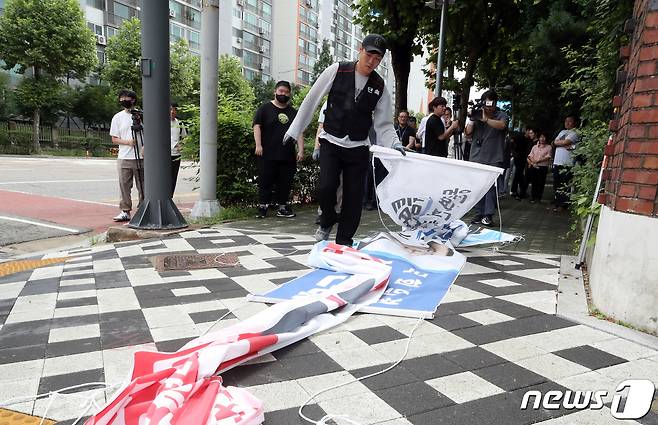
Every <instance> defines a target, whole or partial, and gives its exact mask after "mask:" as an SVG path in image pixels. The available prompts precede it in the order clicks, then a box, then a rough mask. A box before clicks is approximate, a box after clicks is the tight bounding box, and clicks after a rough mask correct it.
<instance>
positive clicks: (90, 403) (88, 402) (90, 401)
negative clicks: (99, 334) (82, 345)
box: [0, 382, 121, 425]
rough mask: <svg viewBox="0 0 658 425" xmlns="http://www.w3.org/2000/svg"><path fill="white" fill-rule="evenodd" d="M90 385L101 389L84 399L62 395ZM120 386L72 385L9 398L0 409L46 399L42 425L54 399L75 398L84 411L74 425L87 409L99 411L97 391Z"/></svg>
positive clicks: (102, 384) (89, 383) (76, 395)
mask: <svg viewBox="0 0 658 425" xmlns="http://www.w3.org/2000/svg"><path fill="white" fill-rule="evenodd" d="M91 385H93V386H101V388H94V389H93V390H92V391H94V393H92V394H89V395H87V396H84V397H83V396H80V395H78V394H75V393H73V394H67V393H64V391H71V390H76V389H78V388H84V387H87V386H91ZM120 386H121V384H108V383H106V382H87V383H84V384H79V385H73V386H71V387H66V388H60V389H59V390H57V391H50V392H47V393H42V394H37V395H35V396H29V397H14V398H10V399H8V400H5V401H2V402H0V407H7V406H12V405H14V404H19V403H24V402H27V401H36V400H39V399H41V398H46V397H47V398H48V404H47V405H46V409H45V410H44V412H43V414H42V415H40V416H41V421H40V422H39V425H43V423H44V421H45V420H46V417H47V416H48V411H49V410H50V408H51V406H52V405H53V402H54V401H55V398H56V397H62V396H66V397H70V398H77V399H80V400H82V401H83V402H84V404H81V405H82V406H84V410H83V411H82V413H81V414H80V415H79V416H78V418H77V419H76V420H75V421H74V422H73V424H72V425H75V424H77V423H78V422H79V421H80V420H81V419H82V418H83V417H84V416H85V415H86V414H87V413H88V412H89V409H91V408H92V407H95V408H96V409H97V410H100V406H99V405H98V403H96V400H95V398H96V396H97V395H98V394H97V392H98V391H99V390H101V391H105V390H107V389H114V388H115V387H120Z"/></svg>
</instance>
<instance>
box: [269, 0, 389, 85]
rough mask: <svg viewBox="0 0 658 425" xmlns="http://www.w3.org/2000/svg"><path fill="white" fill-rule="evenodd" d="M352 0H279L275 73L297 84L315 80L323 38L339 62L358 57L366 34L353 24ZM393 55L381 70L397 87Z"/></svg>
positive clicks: (274, 40)
mask: <svg viewBox="0 0 658 425" xmlns="http://www.w3.org/2000/svg"><path fill="white" fill-rule="evenodd" d="M351 4H352V0H277V2H276V5H275V7H274V10H273V26H272V28H273V30H272V31H273V35H272V47H273V49H274V51H275V52H276V55H274V57H273V58H272V76H273V78H275V79H286V80H289V81H291V82H294V83H296V84H301V85H307V84H310V82H311V77H312V74H313V66H314V65H315V61H316V60H317V59H318V57H319V55H320V51H321V49H322V43H323V40H327V41H329V45H330V51H331V54H332V56H333V57H334V58H335V59H336V60H337V61H343V60H353V59H356V57H357V54H358V49H359V47H360V43H361V40H362V39H363V37H364V34H363V32H362V30H361V28H360V27H359V26H358V25H355V24H354V23H353V20H354V16H353V11H352V9H351V7H350V5H351ZM389 64H390V54H387V55H386V57H385V58H384V60H383V61H382V64H381V65H380V67H379V68H378V69H377V71H378V72H379V73H380V74H381V75H382V77H383V78H384V79H385V80H386V82H387V85H388V86H389V88H391V89H392V88H393V85H394V81H393V78H391V77H392V72H389V71H390V70H389V68H390V66H389Z"/></svg>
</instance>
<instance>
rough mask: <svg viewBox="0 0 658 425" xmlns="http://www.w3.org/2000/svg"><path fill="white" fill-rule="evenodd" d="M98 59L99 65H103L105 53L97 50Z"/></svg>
mask: <svg viewBox="0 0 658 425" xmlns="http://www.w3.org/2000/svg"><path fill="white" fill-rule="evenodd" d="M96 57H97V58H98V64H99V65H103V64H104V63H105V52H102V51H100V50H96Z"/></svg>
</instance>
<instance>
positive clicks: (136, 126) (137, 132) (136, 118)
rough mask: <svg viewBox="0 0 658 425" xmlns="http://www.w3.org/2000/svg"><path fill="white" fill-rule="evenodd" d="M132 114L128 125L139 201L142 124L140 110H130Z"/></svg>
mask: <svg viewBox="0 0 658 425" xmlns="http://www.w3.org/2000/svg"><path fill="white" fill-rule="evenodd" d="M130 113H131V114H132V119H133V124H132V126H131V127H130V130H131V131H132V136H133V140H134V141H135V144H134V145H133V154H134V156H135V167H136V170H137V191H138V192H139V195H140V196H139V198H140V203H141V201H142V199H144V170H142V157H141V154H140V150H141V149H143V148H144V126H143V125H142V112H141V111H140V110H138V109H133V110H131V111H130Z"/></svg>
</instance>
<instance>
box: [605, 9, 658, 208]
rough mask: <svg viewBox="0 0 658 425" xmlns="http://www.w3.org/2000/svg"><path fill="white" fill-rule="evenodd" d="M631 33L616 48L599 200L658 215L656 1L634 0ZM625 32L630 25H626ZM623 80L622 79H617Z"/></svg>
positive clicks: (613, 205) (657, 11) (657, 21)
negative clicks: (616, 91)
mask: <svg viewBox="0 0 658 425" xmlns="http://www.w3.org/2000/svg"><path fill="white" fill-rule="evenodd" d="M630 27H631V28H632V38H631V42H630V44H629V45H628V46H624V47H622V48H621V49H620V52H619V54H620V56H621V58H622V59H623V60H624V65H623V67H622V68H621V69H623V71H622V70H621V69H620V73H619V74H618V81H619V82H620V86H621V88H620V95H619V96H615V98H614V100H613V104H614V106H615V107H617V108H618V113H617V116H616V119H614V120H612V121H611V122H610V130H612V131H613V132H614V136H613V144H612V145H611V146H608V147H607V148H606V155H608V163H607V168H606V170H605V171H604V174H603V177H604V182H605V189H604V193H603V194H602V195H601V197H600V199H599V201H601V202H602V203H605V205H607V206H608V207H610V208H612V209H614V210H616V211H621V212H629V213H635V214H642V215H646V216H653V217H658V197H657V196H656V195H657V191H658V0H636V2H635V6H634V10H633V20H632V21H631V22H630ZM629 31H630V29H629ZM622 81H623V82H622Z"/></svg>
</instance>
